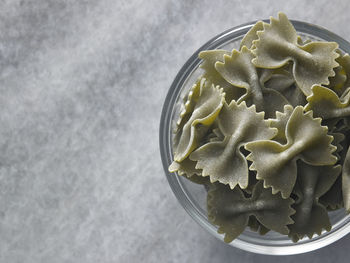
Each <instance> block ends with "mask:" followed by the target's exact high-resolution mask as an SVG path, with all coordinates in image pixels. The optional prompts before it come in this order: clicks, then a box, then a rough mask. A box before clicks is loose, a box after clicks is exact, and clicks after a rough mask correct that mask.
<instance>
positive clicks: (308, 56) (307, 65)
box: [252, 13, 339, 96]
mask: <svg viewBox="0 0 350 263" xmlns="http://www.w3.org/2000/svg"><path fill="white" fill-rule="evenodd" d="M257 34H258V37H259V38H258V39H257V40H255V41H253V45H254V49H253V50H252V52H253V54H254V55H255V58H254V59H253V60H252V62H253V64H254V65H255V66H257V67H261V68H271V69H273V68H280V67H282V66H284V65H285V64H287V63H288V62H289V61H292V62H293V76H294V79H295V81H296V84H297V86H298V87H299V88H300V89H301V90H302V91H303V93H304V94H305V95H306V96H309V95H310V94H311V86H312V85H314V84H319V85H322V84H325V85H327V84H329V80H328V78H329V77H332V76H334V75H335V73H334V70H333V68H335V67H337V66H338V63H337V62H336V61H335V59H336V58H337V57H338V56H339V54H338V53H337V52H336V49H337V48H338V44H337V43H335V42H310V43H307V44H305V45H300V44H298V35H297V32H296V30H295V28H294V27H293V25H292V24H291V22H290V21H289V20H288V18H287V16H286V15H285V14H284V13H278V19H275V18H273V17H271V18H270V24H264V30H263V31H259V32H257Z"/></svg>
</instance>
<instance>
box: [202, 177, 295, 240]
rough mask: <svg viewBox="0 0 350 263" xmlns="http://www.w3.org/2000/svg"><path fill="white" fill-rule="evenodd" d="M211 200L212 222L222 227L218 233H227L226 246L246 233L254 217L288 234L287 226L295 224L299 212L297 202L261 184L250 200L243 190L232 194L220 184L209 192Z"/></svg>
mask: <svg viewBox="0 0 350 263" xmlns="http://www.w3.org/2000/svg"><path fill="white" fill-rule="evenodd" d="M207 200H208V201H207V203H208V217H209V220H210V221H211V222H212V223H213V224H215V225H217V226H219V228H218V233H225V242H231V241H232V240H233V239H235V238H236V237H237V236H238V235H240V234H241V233H242V232H243V231H244V229H245V227H246V226H247V225H248V222H249V217H250V216H254V217H255V218H256V219H257V220H258V221H259V223H261V224H262V225H263V226H264V227H265V228H267V229H271V230H274V231H276V232H279V233H281V234H288V233H289V229H288V227H287V225H289V224H292V223H293V220H292V219H291V218H290V216H291V215H292V214H294V212H295V211H294V210H293V209H292V208H291V205H292V204H293V200H292V199H291V198H288V199H283V198H281V196H280V195H273V194H272V193H271V190H270V189H265V188H264V187H263V185H262V183H261V182H259V183H257V184H256V185H255V187H254V189H253V192H252V196H251V197H250V198H246V197H245V196H244V194H243V191H242V190H241V189H240V188H239V187H236V188H234V189H233V190H232V189H230V188H229V187H227V186H224V185H222V184H216V185H215V186H214V187H213V188H212V189H210V190H209V192H208V199H207Z"/></svg>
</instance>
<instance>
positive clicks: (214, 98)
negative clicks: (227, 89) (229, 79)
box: [174, 78, 225, 162]
mask: <svg viewBox="0 0 350 263" xmlns="http://www.w3.org/2000/svg"><path fill="white" fill-rule="evenodd" d="M197 85H199V95H198V97H197V98H196V99H195V98H193V99H194V102H193V104H194V106H193V111H192V113H191V116H190V117H189V119H188V120H187V122H186V123H185V124H184V125H183V128H182V130H181V132H180V135H179V139H178V143H177V145H176V146H175V151H174V159H175V161H176V162H181V161H182V160H184V159H185V158H186V157H187V156H188V155H189V154H190V153H191V152H192V151H193V150H194V149H195V148H196V147H198V145H199V141H200V140H201V139H202V138H203V136H204V135H205V133H206V132H207V130H208V128H209V126H210V125H211V124H212V123H213V122H214V120H215V119H216V117H217V116H218V115H219V112H220V110H221V108H222V106H223V103H224V101H225V97H224V96H225V93H224V92H223V91H222V89H220V88H219V87H218V86H217V87H215V86H214V85H211V86H210V85H209V84H208V82H207V81H206V79H204V78H203V79H202V80H201V81H200V82H199V83H198V84H197Z"/></svg>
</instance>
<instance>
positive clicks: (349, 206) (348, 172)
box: [342, 148, 350, 213]
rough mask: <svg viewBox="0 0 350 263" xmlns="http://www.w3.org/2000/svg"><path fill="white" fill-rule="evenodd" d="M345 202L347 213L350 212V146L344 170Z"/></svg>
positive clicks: (343, 189)
mask: <svg viewBox="0 0 350 263" xmlns="http://www.w3.org/2000/svg"><path fill="white" fill-rule="evenodd" d="M342 192H343V202H344V207H345V210H346V212H347V213H350V148H348V150H347V154H346V156H345V161H344V165H343V170H342Z"/></svg>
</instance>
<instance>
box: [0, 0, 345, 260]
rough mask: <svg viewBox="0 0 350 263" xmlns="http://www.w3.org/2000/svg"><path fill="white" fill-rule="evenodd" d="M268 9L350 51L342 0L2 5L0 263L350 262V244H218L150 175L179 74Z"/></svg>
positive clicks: (159, 171) (160, 179) (4, 0)
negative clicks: (287, 252)
mask: <svg viewBox="0 0 350 263" xmlns="http://www.w3.org/2000/svg"><path fill="white" fill-rule="evenodd" d="M279 10H283V11H285V12H286V13H287V14H288V15H289V17H290V18H292V19H298V20H305V21H308V22H311V23H315V24H318V25H321V26H324V27H326V28H328V29H330V30H331V31H334V32H335V33H337V34H339V35H341V36H343V37H344V38H345V39H348V40H350V27H349V22H350V7H349V1H348V0H341V1H329V0H313V1H303V0H298V1H291V0H289V1H268V0H264V1H258V0H255V1H248V0H244V1H243V0H242V1H234V0H231V1H228V0H227V1H223V0H216V1H210V0H207V1H179V0H178V1H170V0H165V1H161V0H140V1H137V0H132V1H121V0H110V1H97V0H96V1H88V0H85V1H73V0H71V1H68V0H66V1H58V0H50V1H47V0H32V1H25V0H21V1H19V0H1V1H0V121H1V123H0V262H1V263H2V262H4V263H12V262H18V263H22V262H45V263H46V262H48V263H51V262H79V263H80V262H84V263H85V262H102V263H104V262H281V261H282V260H283V261H284V262H286V263H287V262H302V261H303V262H349V257H350V249H349V248H350V236H348V237H345V238H343V239H342V240H340V241H338V242H337V243H335V244H333V245H330V246H328V247H326V248H323V249H320V250H318V251H315V252H312V253H308V254H304V255H298V256H290V257H283V258H281V257H270V256H261V255H256V254H252V253H247V252H244V251H241V250H238V249H235V248H231V247H229V246H227V245H225V244H223V243H221V242H220V241H218V240H216V239H215V238H214V237H212V236H210V235H209V234H208V233H206V232H205V231H204V230H203V229H202V228H201V227H199V226H198V225H197V224H196V223H195V222H194V221H193V220H192V219H191V218H190V217H189V216H188V215H187V214H186V212H185V211H184V210H183V208H182V207H181V206H180V205H179V204H178V202H177V200H176V199H175V196H174V195H173V193H172V192H171V190H170V187H169V186H168V183H167V181H166V179H165V176H164V172H163V168H162V166H161V161H160V155H159V146H158V126H159V118H160V112H161V108H162V104H163V100H164V99H165V96H166V93H167V90H168V88H169V85H170V84H171V82H172V80H173V78H174V77H175V75H176V73H177V72H178V70H179V69H180V67H181V66H182V65H183V64H184V62H185V61H186V60H187V58H188V57H189V56H190V55H191V54H192V53H193V52H194V51H195V50H196V49H197V48H198V47H199V46H201V45H202V44H203V43H204V42H206V41H207V40H208V39H210V38H211V37H213V36H214V35H216V34H218V33H219V32H222V31H224V30H226V29H228V28H230V27H233V26H237V25H239V24H241V23H245V22H248V21H252V20H256V19H261V18H267V17H269V16H270V15H274V16H276V14H277V11H279Z"/></svg>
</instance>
